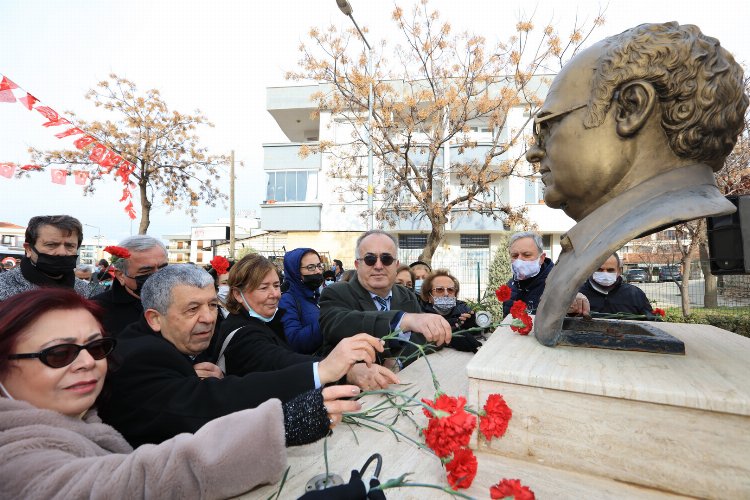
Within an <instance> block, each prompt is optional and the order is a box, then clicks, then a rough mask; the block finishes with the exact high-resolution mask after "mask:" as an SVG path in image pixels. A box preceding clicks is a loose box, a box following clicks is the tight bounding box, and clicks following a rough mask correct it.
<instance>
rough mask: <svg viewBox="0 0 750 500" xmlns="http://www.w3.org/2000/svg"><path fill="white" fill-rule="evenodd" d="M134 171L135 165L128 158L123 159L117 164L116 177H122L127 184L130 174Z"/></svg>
mask: <svg viewBox="0 0 750 500" xmlns="http://www.w3.org/2000/svg"><path fill="white" fill-rule="evenodd" d="M134 171H135V165H133V164H132V163H130V162H129V161H127V160H123V162H122V163H120V164H119V165H118V166H117V172H115V177H118V176H119V177H122V182H123V184H127V183H128V182H129V181H130V174H132V173H133V172H134Z"/></svg>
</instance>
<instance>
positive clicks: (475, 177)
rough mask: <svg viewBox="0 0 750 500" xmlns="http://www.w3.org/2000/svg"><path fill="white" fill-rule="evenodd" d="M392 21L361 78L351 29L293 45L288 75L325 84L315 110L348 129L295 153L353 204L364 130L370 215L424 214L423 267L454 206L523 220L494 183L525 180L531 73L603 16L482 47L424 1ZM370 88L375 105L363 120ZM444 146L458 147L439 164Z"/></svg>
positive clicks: (361, 177)
mask: <svg viewBox="0 0 750 500" xmlns="http://www.w3.org/2000/svg"><path fill="white" fill-rule="evenodd" d="M392 18H393V20H394V22H395V23H396V25H397V27H398V30H399V36H400V38H399V40H400V44H398V45H396V46H395V47H394V48H393V53H392V54H393V55H392V59H390V60H389V59H387V58H386V56H385V55H384V54H383V52H384V51H385V49H386V47H387V44H386V43H385V42H382V43H381V44H380V49H381V54H380V55H379V56H378V57H377V58H376V61H375V64H374V71H373V72H372V73H369V72H368V70H367V56H366V54H364V53H356V54H355V55H351V54H352V53H353V52H355V51H357V52H358V51H359V50H360V47H361V46H362V45H361V42H360V40H358V39H356V38H355V39H354V41H353V40H352V39H353V37H357V36H358V34H357V32H356V31H354V30H348V31H346V32H344V33H339V32H338V31H337V30H336V28H335V27H330V28H327V29H312V30H311V32H310V38H311V45H310V46H308V45H305V44H303V45H302V46H301V47H300V50H301V52H302V59H301V60H300V62H299V67H298V70H297V71H296V72H290V73H288V75H287V77H288V78H290V79H293V80H314V81H317V82H321V83H322V84H323V85H322V87H321V88H324V89H325V90H324V91H321V92H319V93H317V94H316V95H315V96H314V99H316V101H317V105H318V111H319V112H322V111H330V112H331V113H332V114H333V115H334V116H335V117H336V119H337V120H338V121H339V122H340V123H341V122H343V123H346V124H347V125H348V127H349V128H350V130H351V137H350V140H347V141H344V142H343V143H342V142H341V141H338V142H327V141H320V142H319V143H318V144H317V145H316V146H310V147H309V148H303V149H302V151H301V154H303V155H304V154H306V153H310V152H312V151H313V150H314V151H315V152H325V153H328V154H330V155H332V157H333V159H334V160H333V161H332V162H331V164H332V167H331V168H330V171H329V172H328V174H329V175H330V176H331V177H333V178H335V179H338V180H339V187H338V188H337V192H338V194H339V197H340V200H341V201H342V202H353V201H356V200H362V199H364V197H365V196H366V195H367V192H368V191H367V190H368V186H367V183H366V182H365V174H364V171H365V165H364V161H363V160H364V158H365V157H366V156H367V131H368V129H371V140H372V144H373V155H374V163H375V165H376V168H377V169H378V172H377V175H376V178H380V179H384V180H385V182H384V184H383V185H381V186H379V188H378V189H377V190H376V191H375V193H374V195H375V197H376V198H377V199H378V201H379V204H378V205H379V207H378V208H377V209H376V210H377V211H376V214H375V215H376V218H377V219H378V220H379V221H381V222H382V223H384V224H388V225H390V226H393V225H395V224H396V222H397V221H398V220H399V219H402V220H403V219H413V218H426V219H427V220H428V221H429V225H430V233H429V235H428V237H427V243H426V246H425V248H424V250H423V252H422V254H421V255H420V257H419V259H420V260H423V261H426V262H431V259H432V256H433V254H434V252H435V250H436V249H437V247H438V245H439V244H440V242H441V241H442V240H443V238H444V236H445V228H446V224H447V223H448V222H449V221H450V220H451V219H452V218H454V217H456V213H457V212H461V213H464V214H468V213H472V212H473V213H479V214H483V215H486V216H489V217H491V218H493V219H495V220H502V221H503V222H504V223H505V224H510V225H513V224H515V223H516V222H521V221H522V220H523V218H524V211H523V210H519V209H516V208H514V207H511V206H510V205H508V204H507V203H503V202H502V201H501V200H500V196H499V195H498V189H499V181H501V180H502V179H504V178H506V177H508V176H510V175H512V174H520V175H529V172H526V171H520V169H519V168H518V167H519V165H520V164H521V160H522V158H523V155H524V152H525V149H526V148H525V141H526V140H527V138H526V137H525V135H524V128H525V125H526V124H527V123H528V122H529V121H530V120H531V119H532V118H533V116H534V114H535V113H536V111H537V109H538V108H539V106H540V105H541V103H542V100H541V98H540V97H539V96H537V95H536V92H537V90H538V89H539V88H540V87H542V86H545V85H547V84H548V83H549V79H548V78H545V77H543V76H541V75H543V74H545V73H550V72H551V70H550V69H549V66H548V65H550V64H555V65H558V68H559V65H560V64H562V62H563V61H565V60H567V59H568V58H569V57H570V56H572V54H574V53H575V51H576V49H577V48H578V47H579V46H580V45H581V44H582V43H584V41H585V40H586V39H587V38H588V36H589V35H590V34H591V31H592V30H593V29H594V28H595V27H597V26H600V25H601V24H603V22H604V19H603V17H602V16H601V13H599V15H598V16H597V17H596V18H595V19H594V21H593V22H592V23H590V26H589V27H588V28H587V27H585V26H584V25H585V23H580V24H579V23H578V22H577V21H576V24H575V27H574V29H573V31H572V32H571V34H570V35H568V36H565V37H563V36H561V35H560V34H558V33H557V31H556V30H555V28H554V27H553V26H552V25H548V26H546V27H543V28H542V30H541V32H539V34H538V35H537V31H535V27H534V24H533V23H532V21H531V20H523V21H519V22H518V23H517V24H516V26H515V35H513V36H512V37H511V38H510V39H509V40H508V41H507V42H505V43H497V44H490V43H489V42H487V40H486V39H485V38H484V37H482V36H478V35H474V34H469V33H460V34H457V35H454V34H452V28H451V25H450V24H449V23H448V22H445V21H443V20H441V19H440V14H439V13H438V12H437V11H432V10H430V9H429V6H428V2H427V1H426V0H425V1H422V2H420V4H418V5H417V6H415V7H414V8H413V9H412V10H411V11H410V12H409V13H408V14H407V13H406V12H404V10H403V9H402V8H400V7H398V6H397V7H396V8H395V10H394V11H393V15H392ZM553 71H554V70H553ZM370 84H372V86H373V96H374V102H373V104H374V105H373V115H372V121H371V123H370V124H369V125H370V127H368V126H367V125H368V124H367V123H366V122H367V114H368V104H369V101H368V99H369V91H370ZM519 107H521V108H522V109H523V110H525V114H524V116H525V123H524V124H523V126H521V127H519V128H517V129H512V130H511V129H510V128H509V127H508V126H507V118H508V115H509V113H511V110H513V109H518V108H519ZM479 124H481V127H483V128H486V129H487V134H488V139H487V141H484V142H483V143H482V144H481V147H480V144H479V143H478V141H477V136H476V134H473V133H472V130H471V128H472V127H473V126H477V125H479ZM448 145H450V147H451V149H452V150H453V151H455V152H456V153H457V154H455V155H451V158H450V162H445V161H444V154H445V149H446V148H447V147H448ZM514 146H520V147H515V148H514ZM524 165H525V163H524ZM361 216H362V218H363V219H366V218H367V217H368V216H369V213H367V212H366V211H365V212H363V213H361Z"/></svg>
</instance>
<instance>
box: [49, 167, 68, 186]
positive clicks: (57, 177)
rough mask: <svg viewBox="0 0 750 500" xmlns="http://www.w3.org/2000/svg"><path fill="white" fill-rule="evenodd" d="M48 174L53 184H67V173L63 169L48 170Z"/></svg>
mask: <svg viewBox="0 0 750 500" xmlns="http://www.w3.org/2000/svg"><path fill="white" fill-rule="evenodd" d="M50 173H51V174H52V182H53V183H55V184H62V185H63V186H64V185H65V184H66V183H67V182H68V171H67V170H65V169H64V168H52V169H50Z"/></svg>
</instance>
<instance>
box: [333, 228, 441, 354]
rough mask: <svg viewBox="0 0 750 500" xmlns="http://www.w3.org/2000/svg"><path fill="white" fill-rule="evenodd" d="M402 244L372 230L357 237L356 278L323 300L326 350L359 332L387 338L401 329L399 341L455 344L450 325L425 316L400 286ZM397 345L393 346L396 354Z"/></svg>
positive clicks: (340, 284) (342, 283)
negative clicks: (399, 268) (400, 249)
mask: <svg viewBox="0 0 750 500" xmlns="http://www.w3.org/2000/svg"><path fill="white" fill-rule="evenodd" d="M397 254H398V244H397V242H396V240H395V239H394V238H393V236H392V235H390V234H389V233H386V232H385V231H381V230H377V229H375V230H371V231H367V232H366V233H364V234H362V235H361V236H360V237H359V238H358V239H357V247H356V255H355V257H356V261H355V263H354V267H355V268H356V269H357V274H356V275H355V277H354V278H352V280H351V281H348V282H347V281H340V282H338V283H334V284H333V285H331V286H329V287H327V288H326V289H325V290H323V293H322V295H321V296H320V302H319V304H320V329H321V332H322V333H323V338H324V343H325V345H326V347H327V348H328V349H331V348H333V346H335V345H336V344H337V343H338V342H339V341H341V340H342V339H344V338H346V337H351V336H352V335H356V334H358V333H362V332H364V333H369V334H370V335H374V336H375V337H384V336H385V335H388V334H389V333H390V332H392V331H400V332H402V333H400V336H401V338H403V339H406V340H410V341H411V342H415V343H418V344H423V343H424V342H425V340H426V341H428V342H431V343H433V344H435V345H437V346H440V345H443V344H448V343H450V341H451V327H450V325H449V324H448V322H447V321H446V320H445V319H444V318H443V317H442V316H440V315H439V314H429V313H423V312H422V309H421V307H420V305H419V301H418V300H417V297H416V295H414V294H413V293H412V292H410V291H409V290H407V289H406V288H405V287H403V286H401V285H397V284H396V270H397V269H398V266H399V261H398V259H397V258H396V256H397ZM396 346H398V342H392V343H391V345H390V347H391V349H392V350H393V349H394V347H396Z"/></svg>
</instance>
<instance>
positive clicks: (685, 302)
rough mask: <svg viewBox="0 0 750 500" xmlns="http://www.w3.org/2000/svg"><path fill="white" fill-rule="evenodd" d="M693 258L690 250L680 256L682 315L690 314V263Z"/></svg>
mask: <svg viewBox="0 0 750 500" xmlns="http://www.w3.org/2000/svg"><path fill="white" fill-rule="evenodd" d="M692 261H693V259H692V258H691V257H690V252H688V254H687V255H685V256H684V257H683V258H682V286H680V287H679V288H680V295H681V298H682V316H683V317H685V318H687V317H688V316H690V286H689V284H690V265H691V264H692Z"/></svg>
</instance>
